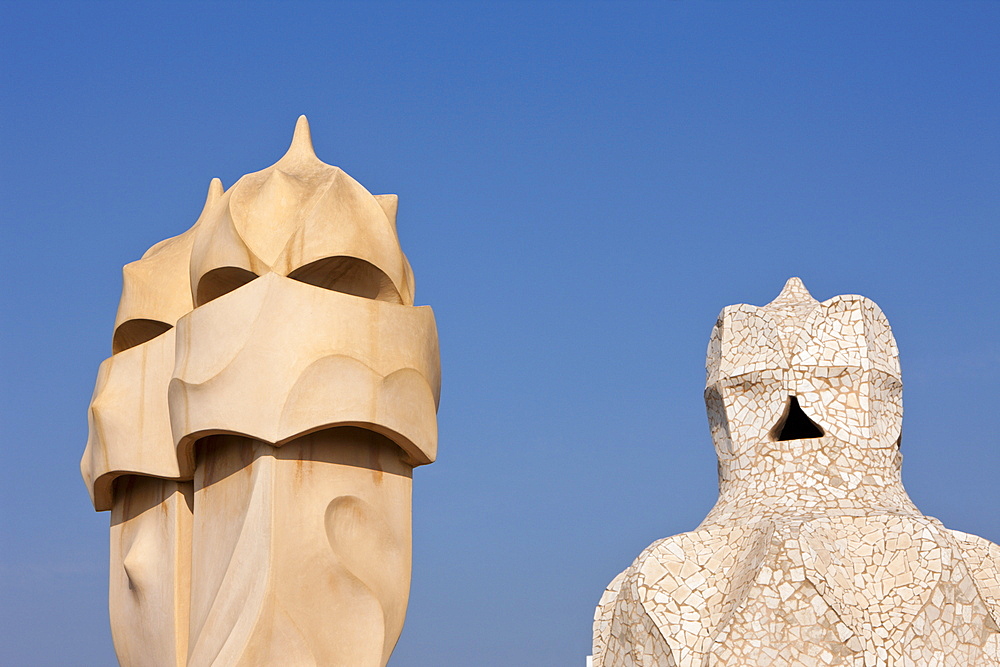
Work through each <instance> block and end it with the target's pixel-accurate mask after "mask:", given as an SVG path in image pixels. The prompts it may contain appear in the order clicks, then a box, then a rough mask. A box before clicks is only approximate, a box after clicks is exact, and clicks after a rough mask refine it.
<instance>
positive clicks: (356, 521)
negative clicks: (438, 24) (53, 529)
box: [81, 117, 441, 667]
mask: <svg viewBox="0 0 1000 667" xmlns="http://www.w3.org/2000/svg"><path fill="white" fill-rule="evenodd" d="M397 203H398V202H397V198H396V196H395V195H377V196H376V195H371V194H370V193H369V192H368V191H367V190H365V189H364V188H363V187H362V186H361V185H360V184H359V183H357V182H356V181H354V180H353V179H352V178H351V177H350V176H348V175H347V174H345V173H344V172H343V171H342V170H340V169H339V168H337V167H332V166H330V165H327V164H324V163H323V162H321V161H320V160H319V159H318V158H317V157H316V155H315V154H314V152H313V149H312V141H311V137H310V132H309V126H308V123H307V122H306V120H305V117H302V118H300V119H299V122H298V123H297V125H296V129H295V135H294V138H293V139H292V144H291V147H290V148H289V150H288V152H287V153H286V154H285V155H284V157H282V158H281V159H280V160H279V161H278V162H277V163H276V164H274V165H273V166H271V167H269V168H267V169H264V170H263V171H260V172H256V173H253V174H249V175H247V176H244V177H243V178H241V179H240V180H239V181H238V182H237V183H236V184H234V185H233V186H232V187H231V188H230V189H229V190H223V187H222V184H221V183H220V182H219V181H218V179H215V180H213V181H212V183H211V185H210V186H209V192H208V196H207V198H206V202H205V206H204V209H203V211H202V213H201V215H200V216H199V218H198V220H197V221H196V223H195V224H194V225H193V226H192V227H191V228H190V229H189V230H188V231H186V232H184V233H183V234H181V235H179V236H176V237H174V238H172V239H167V240H166V241H163V242H161V243H158V244H156V245H155V246H153V247H152V248H151V249H150V250H149V251H148V252H147V253H146V254H145V255H143V257H142V258H141V259H140V260H138V261H136V262H133V263H132V264H129V265H127V266H126V267H125V269H124V275H123V278H124V284H123V289H122V297H121V301H120V304H119V309H118V316H117V318H116V320H115V331H114V336H113V341H112V352H113V354H112V356H111V357H110V358H109V359H107V360H106V361H105V362H104V363H103V364H102V365H101V368H100V370H99V373H98V380H97V385H96V387H95V390H94V396H93V399H92V401H91V406H90V412H89V423H90V434H89V437H88V441H87V446H86V450H85V452H84V456H83V460H82V461H81V472H82V474H83V477H84V480H85V481H86V483H87V487H88V490H89V492H90V494H91V498H92V500H93V503H94V506H95V508H96V509H98V510H111V511H112V515H111V516H112V526H111V563H110V566H111V573H110V588H109V601H110V611H111V621H112V635H113V637H114V642H115V650H116V652H117V654H118V657H119V660H120V661H121V663H122V664H123V665H236V664H240V665H262V664H287V665H343V666H345V667H346V666H348V665H359V666H360V665H384V664H385V663H386V661H387V660H388V658H389V655H390V654H391V652H392V649H393V647H394V646H395V643H396V640H397V638H398V637H399V633H400V631H401V629H402V625H403V618H404V616H405V611H406V603H407V598H408V595H409V581H410V548H411V547H410V543H411V535H410V516H411V504H410V494H411V488H412V469H413V467H414V466H418V465H422V464H426V463H431V462H433V461H434V459H435V458H436V456H437V420H436V412H437V404H438V401H439V397H440V382H441V374H440V365H439V354H438V341H437V330H436V326H435V322H434V315H433V313H432V312H431V310H430V308H428V307H415V306H414V305H413V298H414V281H413V274H412V271H411V269H410V265H409V263H408V261H407V260H406V257H405V256H404V255H403V253H402V251H401V249H400V247H399V240H398V237H397V234H396V210H397Z"/></svg>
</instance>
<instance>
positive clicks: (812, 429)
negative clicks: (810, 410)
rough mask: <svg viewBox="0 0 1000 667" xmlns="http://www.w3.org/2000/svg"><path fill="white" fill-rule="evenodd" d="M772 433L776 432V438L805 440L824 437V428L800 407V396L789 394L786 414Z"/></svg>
mask: <svg viewBox="0 0 1000 667" xmlns="http://www.w3.org/2000/svg"><path fill="white" fill-rule="evenodd" d="M771 433H773V434H776V435H775V436H774V439H775V440H804V439H806V438H819V437H822V436H823V429H821V428H820V427H819V426H818V425H817V424H816V422H814V421H813V420H811V419H809V417H808V416H806V413H805V412H803V411H802V408H801V407H799V399H798V398H796V397H795V396H789V397H788V407H787V408H786V409H785V414H784V416H783V417H782V418H781V419H780V420H778V423H777V425H776V426H775V427H774V429H773V430H772V431H771Z"/></svg>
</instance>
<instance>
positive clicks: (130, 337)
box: [111, 319, 173, 354]
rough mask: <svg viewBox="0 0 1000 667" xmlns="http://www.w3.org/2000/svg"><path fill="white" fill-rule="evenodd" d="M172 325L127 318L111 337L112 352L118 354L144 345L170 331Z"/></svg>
mask: <svg viewBox="0 0 1000 667" xmlns="http://www.w3.org/2000/svg"><path fill="white" fill-rule="evenodd" d="M172 326H173V325H170V324H167V323H166V322H160V321H158V320H141V319H140V320H126V321H125V322H122V323H121V324H120V325H118V328H117V329H115V335H114V337H113V338H112V339H111V353H112V354H118V353H119V352H124V351H125V350H127V349H129V348H130V347H135V346H136V345H142V344H143V343H145V342H146V341H150V340H153V339H154V338H156V337H157V336H159V335H160V334H161V333H163V332H165V331H169V330H170V329H171V328H172Z"/></svg>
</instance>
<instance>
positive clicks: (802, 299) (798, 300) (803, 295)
mask: <svg viewBox="0 0 1000 667" xmlns="http://www.w3.org/2000/svg"><path fill="white" fill-rule="evenodd" d="M816 303H819V301H817V300H816V299H815V298H814V297H813V295H812V294H810V293H809V290H808V289H806V286H805V284H804V283H803V282H802V280H801V279H800V278H796V277H794V276H793V277H791V278H789V279H788V281H787V282H785V286H784V287H782V288H781V293H780V294H779V295H778V296H777V297H775V299H774V301H772V302H771V303H769V304H767V305H766V306H764V307H765V308H790V307H794V306H801V305H807V304H809V305H811V304H816Z"/></svg>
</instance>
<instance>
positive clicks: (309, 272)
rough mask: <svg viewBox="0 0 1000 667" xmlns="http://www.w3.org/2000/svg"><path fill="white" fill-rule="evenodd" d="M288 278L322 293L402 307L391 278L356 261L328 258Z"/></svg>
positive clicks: (362, 262)
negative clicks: (314, 287)
mask: <svg viewBox="0 0 1000 667" xmlns="http://www.w3.org/2000/svg"><path fill="white" fill-rule="evenodd" d="M288 277H289V278H292V279H293V280H298V281H300V282H303V283H308V284H309V285H315V286H316V287H322V288H323V289H328V290H333V291H335V292H342V293H344V294H350V295H352V296H360V297H364V298H365V299H375V300H376V301H388V302H390V303H403V300H402V299H400V297H399V292H398V291H396V287H395V286H394V285H393V284H392V281H391V280H390V279H389V276H387V275H385V273H383V272H382V271H381V270H380V269H379V268H378V267H377V266H375V265H374V264H372V263H371V262H366V261H365V260H363V259H358V258H357V257H343V256H341V257H326V258H324V259H318V260H316V261H315V262H310V263H309V264H306V265H305V266H300V267H299V268H297V269H295V270H294V271H292V272H291V273H289V274H288Z"/></svg>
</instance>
